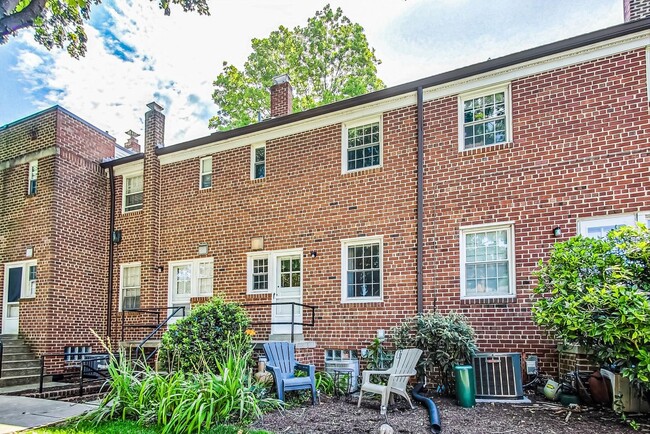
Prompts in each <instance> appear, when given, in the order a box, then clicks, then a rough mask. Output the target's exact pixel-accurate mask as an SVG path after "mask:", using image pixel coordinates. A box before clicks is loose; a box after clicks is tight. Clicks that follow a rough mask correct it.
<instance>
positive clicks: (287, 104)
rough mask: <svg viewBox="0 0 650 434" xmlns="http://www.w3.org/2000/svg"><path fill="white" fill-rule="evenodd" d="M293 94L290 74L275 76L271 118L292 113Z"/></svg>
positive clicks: (272, 88)
mask: <svg viewBox="0 0 650 434" xmlns="http://www.w3.org/2000/svg"><path fill="white" fill-rule="evenodd" d="M292 102H293V94H292V89H291V83H289V75H288V74H282V75H278V76H277V77H273V86H271V118H277V117H280V116H286V115H290V114H291V113H292V111H293V109H292V108H291V104H292Z"/></svg>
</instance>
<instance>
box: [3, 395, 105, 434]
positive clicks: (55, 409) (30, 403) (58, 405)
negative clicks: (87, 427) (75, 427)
mask: <svg viewBox="0 0 650 434" xmlns="http://www.w3.org/2000/svg"><path fill="white" fill-rule="evenodd" d="M95 408H97V406H95V405H89V404H75V403H70V402H62V401H50V400H47V399H37V398H26V397H24V396H6V395H0V434H5V433H12V432H18V431H22V430H24V429H27V428H37V427H40V426H43V425H48V424H51V423H55V422H60V421H62V420H64V419H67V418H69V417H72V416H78V415H80V414H83V413H85V412H87V411H89V410H93V409H95Z"/></svg>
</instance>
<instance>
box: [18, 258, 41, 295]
mask: <svg viewBox="0 0 650 434" xmlns="http://www.w3.org/2000/svg"><path fill="white" fill-rule="evenodd" d="M36 281H37V275H36V263H35V262H33V263H28V264H27V284H26V285H25V286H24V287H23V289H24V291H23V293H22V294H21V298H34V297H36Z"/></svg>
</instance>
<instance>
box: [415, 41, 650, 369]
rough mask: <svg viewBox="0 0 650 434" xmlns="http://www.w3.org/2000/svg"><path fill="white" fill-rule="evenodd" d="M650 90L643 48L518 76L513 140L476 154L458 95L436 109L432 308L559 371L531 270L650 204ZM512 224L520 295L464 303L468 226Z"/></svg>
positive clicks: (428, 128) (429, 181)
mask: <svg viewBox="0 0 650 434" xmlns="http://www.w3.org/2000/svg"><path fill="white" fill-rule="evenodd" d="M646 86H647V82H646V77H645V52H644V51H643V50H637V51H634V52H632V53H627V54H622V55H616V56H611V57H608V58H606V59H602V60H598V61H594V62H589V63H585V64H582V65H578V66H573V67H570V68H563V69H560V70H555V71H550V72H547V73H543V74H538V75H535V76H532V77H527V78H525V79H522V80H516V81H514V82H513V83H512V119H513V139H514V140H513V143H512V144H510V145H504V146H498V147H491V148H484V149H478V150H474V151H470V152H459V151H458V143H457V102H456V101H457V100H456V98H455V97H454V98H445V99H442V100H439V101H433V102H431V103H428V104H427V105H426V107H425V119H426V125H425V135H426V136H425V146H426V150H425V167H426V169H425V216H426V220H425V228H426V234H425V306H426V307H427V309H432V307H433V305H434V300H436V304H437V306H438V308H439V309H440V310H441V311H443V312H447V311H450V310H456V311H460V312H462V313H463V314H465V315H467V316H468V317H469V318H470V319H471V321H472V324H473V325H474V327H475V329H476V331H477V332H478V335H479V346H480V348H481V350H484V351H518V352H522V353H535V354H538V355H540V356H542V368H543V369H545V370H547V372H554V368H553V366H554V364H555V363H556V360H557V357H556V356H555V343H554V342H553V341H551V340H549V339H547V337H546V334H545V333H544V332H543V331H541V330H540V329H538V328H537V327H535V326H534V325H533V323H532V321H531V318H530V310H531V305H532V299H533V298H534V296H533V295H532V292H531V290H532V288H533V287H534V286H535V284H536V281H535V279H534V277H533V276H532V273H533V271H534V270H535V269H536V268H537V263H538V262H539V260H540V259H544V258H546V257H547V255H548V252H549V249H550V248H551V247H552V245H553V243H554V242H555V241H556V240H558V241H562V240H566V239H567V238H569V237H570V236H573V235H575V234H576V228H577V219H579V218H584V217H591V216H599V215H606V214H616V213H628V212H637V211H640V210H643V209H646V210H647V209H650V197H649V196H648V194H647V180H648V177H649V176H650V165H649V164H648V142H649V139H650V128H648V127H649V122H648V121H649V120H650V118H649V115H648V96H647V87H646ZM507 221H513V222H514V229H515V234H514V238H515V239H514V242H515V261H516V287H517V288H516V293H517V296H516V299H515V300H512V301H503V300H493V301H491V302H488V303H481V302H470V301H461V300H460V269H459V262H460V253H459V236H460V232H459V227H460V226H467V225H474V224H482V223H498V222H507ZM555 226H559V227H561V228H562V231H563V235H562V237H561V238H560V239H556V238H553V235H552V229H553V228H554V227H555ZM551 369H553V370H551Z"/></svg>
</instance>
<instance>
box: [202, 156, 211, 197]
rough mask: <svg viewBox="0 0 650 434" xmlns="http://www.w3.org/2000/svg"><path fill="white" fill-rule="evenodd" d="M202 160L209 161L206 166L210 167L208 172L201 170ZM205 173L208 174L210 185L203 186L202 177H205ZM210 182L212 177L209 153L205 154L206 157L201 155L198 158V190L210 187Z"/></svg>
mask: <svg viewBox="0 0 650 434" xmlns="http://www.w3.org/2000/svg"><path fill="white" fill-rule="evenodd" d="M204 161H209V162H210V164H209V165H208V168H209V169H210V171H209V172H207V171H206V172H204V171H203V162H204ZM207 175H210V185H209V186H207V187H204V186H203V177H205V176H207ZM212 182H213V179H212V155H210V156H207V157H203V158H201V159H200V160H199V190H208V189H210V188H212Z"/></svg>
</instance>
